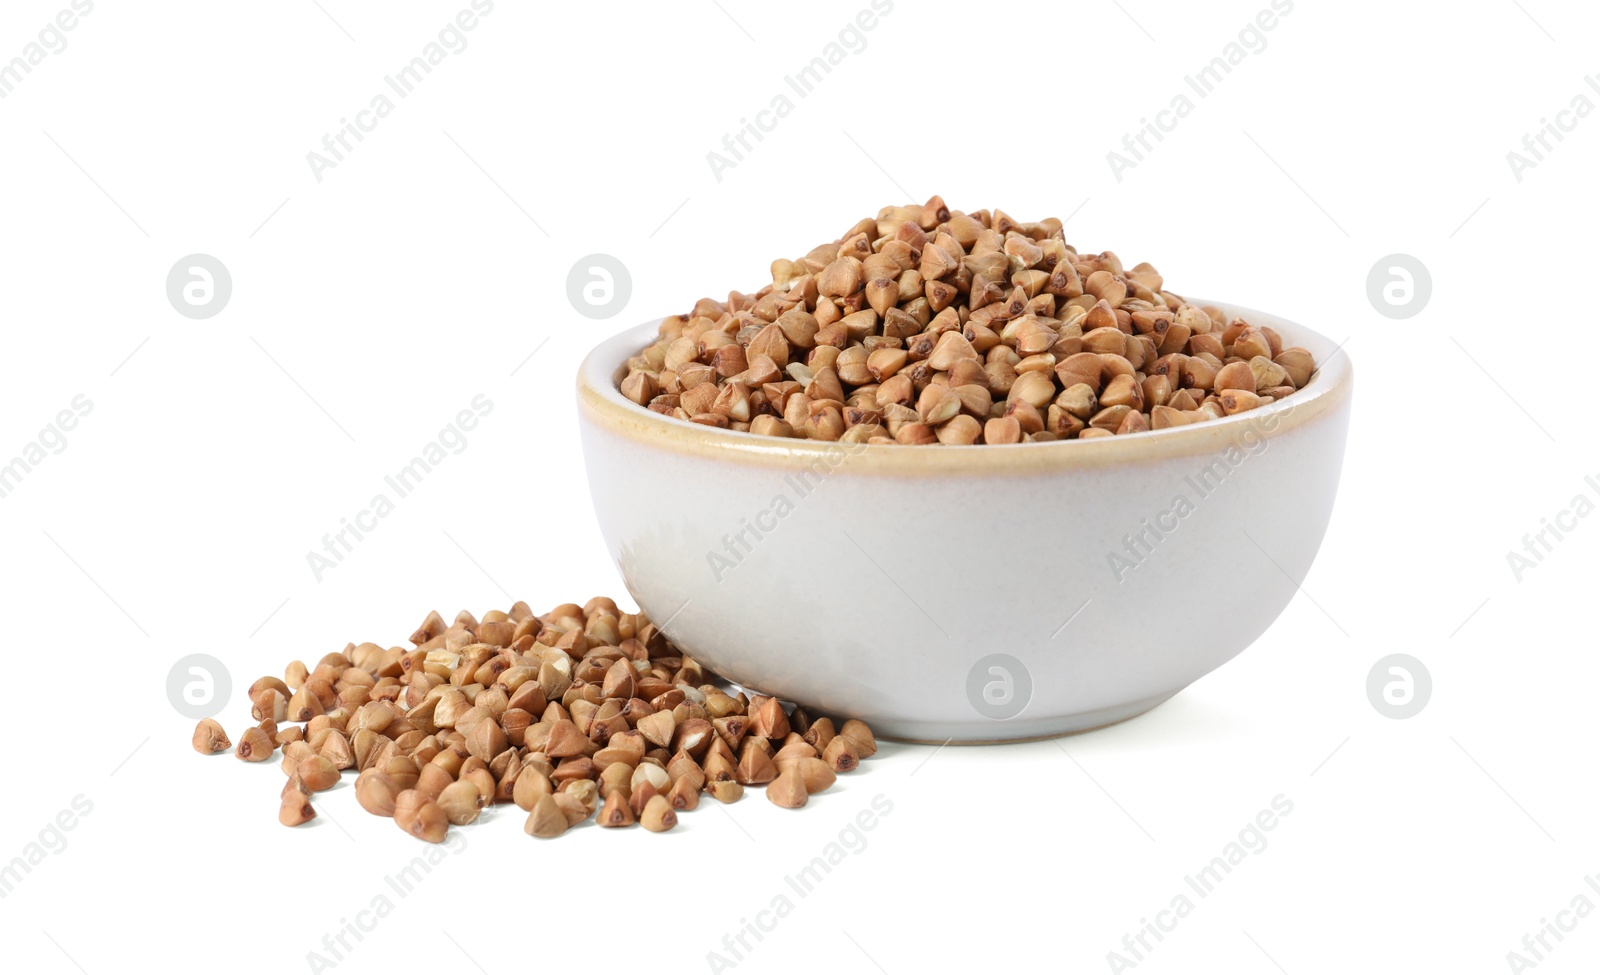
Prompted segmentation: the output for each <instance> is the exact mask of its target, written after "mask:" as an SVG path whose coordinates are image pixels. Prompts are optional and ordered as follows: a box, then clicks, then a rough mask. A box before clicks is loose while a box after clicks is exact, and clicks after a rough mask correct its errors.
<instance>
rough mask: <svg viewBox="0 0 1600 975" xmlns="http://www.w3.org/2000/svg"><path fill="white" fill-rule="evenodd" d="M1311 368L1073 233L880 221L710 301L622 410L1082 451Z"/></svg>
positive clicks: (677, 334) (666, 331)
mask: <svg viewBox="0 0 1600 975" xmlns="http://www.w3.org/2000/svg"><path fill="white" fill-rule="evenodd" d="M1314 368H1315V364H1314V363H1313V361H1312V358H1311V353H1309V352H1307V351H1306V350H1305V349H1302V348H1299V347H1290V348H1284V347H1283V342H1282V340H1281V339H1280V338H1279V336H1278V333H1277V332H1275V331H1273V330H1272V329H1271V328H1268V327H1266V326H1255V325H1250V324H1248V323H1247V322H1245V321H1243V320H1241V319H1238V318H1234V319H1231V320H1230V319H1229V318H1228V317H1227V316H1226V315H1224V314H1223V313H1222V311H1221V310H1219V309H1216V308H1211V307H1198V306H1195V305H1192V304H1189V303H1188V302H1186V301H1185V300H1184V299H1183V298H1182V297H1181V296H1179V295H1176V294H1174V293H1172V292H1170V291H1166V290H1164V287H1163V281H1162V278H1161V275H1160V274H1159V273H1157V272H1156V269H1155V268H1153V267H1151V266H1150V265H1149V264H1140V265H1138V266H1137V267H1134V268H1131V269H1125V268H1124V267H1123V264H1122V261H1121V260H1120V259H1119V258H1118V257H1117V255H1115V254H1113V253H1111V252H1110V251H1106V252H1104V253H1101V254H1080V253H1078V252H1077V250H1076V249H1074V248H1073V247H1072V246H1071V245H1069V244H1068V243H1066V241H1065V240H1064V239H1063V237H1062V234H1061V221H1059V220H1057V219H1054V218H1048V219H1045V220H1041V221H1038V222H1036V223H1019V222H1017V221H1016V220H1013V219H1012V218H1011V217H1009V216H1007V215H1006V214H1005V213H1004V212H1003V211H1000V210H995V211H993V212H991V211H988V210H979V211H977V212H975V213H970V214H969V213H962V212H960V211H958V210H950V209H948V208H947V207H946V206H945V204H944V201H943V200H942V199H940V198H939V197H937V196H935V197H933V198H931V199H929V200H928V202H927V203H925V204H924V205H922V206H920V207H918V206H894V207H885V208H883V209H882V210H880V211H879V212H878V215H877V217H876V218H872V217H868V218H866V219H863V220H861V221H860V222H858V223H856V224H855V225H854V226H852V227H850V228H849V229H848V230H846V231H845V232H844V233H843V234H842V235H840V237H839V239H838V240H835V241H832V242H830V243H826V244H822V245H820V246H818V247H815V248H813V249H812V250H811V251H810V252H809V253H807V254H806V255H805V256H804V257H801V258H799V259H797V260H784V259H779V260H776V261H773V262H772V283H771V284H768V285H765V286H763V287H762V288H761V289H760V290H759V291H756V292H755V293H754V294H741V293H740V292H737V291H734V292H730V293H729V295H728V299H727V300H726V301H717V300H715V299H712V298H702V299H700V301H699V302H697V303H696V304H695V306H694V309H693V311H691V312H689V313H688V314H686V315H674V316H672V317H670V318H667V319H665V320H663V321H662V323H661V327H660V337H659V339H657V341H656V342H655V343H653V344H652V345H650V346H649V347H647V348H645V349H644V350H643V351H641V352H640V353H639V354H638V355H636V356H634V357H632V358H631V359H629V360H628V370H627V374H626V376H625V377H624V379H623V380H622V384H621V391H622V394H623V395H624V396H626V397H627V398H628V399H630V400H632V401H633V402H635V403H637V404H639V405H640V406H645V407H648V408H649V409H651V410H654V411H655V412H657V413H662V414H665V415H667V416H672V417H676V418H678V419H681V420H689V421H692V422H694V423H701V424H706V425H709V426H715V427H723V428H727V429H732V430H747V431H749V432H751V433H757V434H766V435H770V436H779V437H803V438H810V439H813V440H837V441H844V442H851V443H885V444H887V443H900V444H932V443H941V444H974V443H988V444H1012V443H1019V442H1024V441H1035V442H1037V441H1047V440H1071V439H1077V440H1087V439H1090V438H1092V437H1109V436H1112V435H1114V434H1128V433H1139V432H1141V431H1145V430H1160V429H1163V428H1166V427H1176V426H1183V425H1185V424H1189V423H1198V422H1201V421H1204V420H1209V419H1214V418H1219V417H1223V416H1228V415H1232V414H1235V413H1242V412H1245V411H1247V410H1252V409H1255V408H1256V407H1258V406H1261V405H1262V404H1264V403H1270V402H1272V401H1274V400H1278V399H1282V398H1283V397H1285V396H1288V395H1290V394H1292V393H1293V392H1294V391H1295V390H1296V389H1298V388H1300V387H1302V386H1304V385H1305V384H1306V383H1307V382H1308V381H1309V380H1310V378H1311V375H1312V371H1313V370H1314Z"/></svg>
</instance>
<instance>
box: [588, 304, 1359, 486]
mask: <svg viewBox="0 0 1600 975" xmlns="http://www.w3.org/2000/svg"><path fill="white" fill-rule="evenodd" d="M1187 300H1188V301H1189V302H1190V303H1191V304H1195V305H1213V306H1215V307H1218V308H1221V309H1222V310H1223V312H1224V313H1225V314H1227V315H1228V316H1229V317H1235V316H1236V317H1240V318H1244V319H1245V320H1246V321H1249V322H1250V323H1251V324H1252V325H1267V326H1270V327H1272V328H1273V329H1275V330H1277V332H1278V333H1279V334H1280V335H1281V336H1282V337H1283V340H1284V344H1285V345H1286V346H1288V345H1298V346H1301V347H1303V348H1305V349H1306V350H1307V351H1309V352H1310V353H1311V354H1312V357H1313V359H1314V360H1315V361H1316V362H1317V369H1316V371H1315V372H1314V373H1313V374H1312V377H1311V380H1310V381H1309V382H1308V383H1307V384H1306V385H1305V386H1304V387H1302V388H1301V389H1300V390H1299V391H1297V392H1296V393H1295V395H1293V396H1290V397H1288V398H1286V399H1282V400H1278V401H1276V402H1273V403H1269V404H1267V405H1266V406H1263V407H1258V408H1257V409H1254V410H1250V411H1249V412H1246V413H1239V414H1235V415H1234V416H1227V417H1222V418H1221V419H1217V420H1208V421H1206V422H1204V423H1195V424H1189V425H1187V426H1182V427H1169V428H1167V429H1165V430H1149V431H1143V432H1141V433H1137V434H1132V435H1129V436H1122V437H1096V438H1093V439H1091V440H1088V441H1078V440H1072V441H1052V442H1047V443H1018V444H970V445H966V446H950V445H945V444H937V445H935V444H928V445H923V446H912V445H906V444H841V443H838V442H835V441H827V440H802V439H787V438H783V437H771V436H764V435H761V434H754V433H749V432H746V431H739V430H724V429H722V428H720V427H711V426H704V425H702V424H698V423H689V422H686V421H684V420H679V419H676V418H674V417H670V416H665V415H663V414H660V413H655V412H652V411H650V410H648V409H646V408H645V407H643V406H640V405H638V404H637V403H634V402H633V401H631V400H629V399H627V398H626V397H624V396H623V395H622V392H621V390H620V389H619V386H618V384H619V382H620V381H621V376H622V371H623V370H624V369H625V368H626V367H627V361H628V358H629V357H630V356H633V355H636V354H638V352H639V350H640V349H642V348H644V347H645V346H646V345H648V344H650V342H651V341H653V340H654V338H655V336H656V329H657V328H658V327H659V325H660V323H661V320H662V318H665V317H666V316H659V317H656V318H652V319H650V320H648V321H646V322H643V323H642V324H639V325H635V326H633V327H631V328H628V329H624V330H623V331H621V332H618V333H616V334H615V335H612V336H610V337H608V338H606V339H604V340H602V341H601V342H600V343H598V344H597V345H596V346H595V347H594V348H593V349H592V350H590V352H589V354H588V355H587V356H585V357H584V360H583V362H582V364H581V365H580V366H579V367H578V375H577V393H578V405H579V414H580V416H581V417H582V418H583V419H585V420H587V421H589V422H593V423H595V424H597V425H599V426H601V427H604V428H605V429H607V430H609V431H611V432H613V433H618V434H622V435H624V436H626V437H628V438H629V439H632V440H636V441H639V442H641V443H643V444H646V445H648V446H653V447H657V448H660V449H663V450H667V449H670V450H674V451H677V452H680V453H689V454H694V455H698V456H703V457H712V458H721V459H723V460H734V459H739V460H744V461H748V462H751V463H758V464H764V465H767V466H782V467H806V466H811V465H813V464H815V463H817V462H824V463H828V464H829V465H830V466H832V465H835V464H837V459H838V457H839V455H840V453H842V452H843V453H848V454H849V455H850V456H851V462H850V469H851V470H853V471H858V472H863V473H866V472H876V473H885V474H913V475H921V474H992V473H1042V472H1047V471H1062V470H1080V469H1087V468H1098V467H1107V466H1115V465H1122V464H1130V463H1140V462H1147V461H1156V460H1166V459H1170V458H1178V457H1191V456H1205V455H1211V454H1216V453H1218V452H1220V451H1223V450H1225V449H1227V448H1228V447H1229V446H1238V445H1241V444H1247V443H1248V441H1247V439H1246V438H1247V435H1248V434H1251V433H1253V434H1254V435H1255V436H1257V437H1273V436H1277V435H1279V434H1282V433H1284V432H1286V431H1288V430H1292V429H1294V428H1296V427H1299V426H1301V425H1303V424H1305V423H1308V422H1310V421H1311V420H1314V419H1316V418H1318V417H1320V416H1322V415H1324V414H1326V413H1328V412H1329V411H1331V410H1333V409H1335V408H1336V407H1338V406H1340V405H1342V404H1343V403H1345V402H1346V401H1347V400H1348V399H1349V398H1350V395H1351V391H1352V389H1353V386H1354V379H1355V371H1354V368H1353V366H1352V364H1351V362H1350V357H1349V355H1348V354H1347V353H1345V352H1344V344H1345V342H1346V341H1348V339H1346V340H1344V341H1340V342H1334V341H1333V340H1331V339H1329V338H1328V337H1327V336H1325V335H1323V334H1321V333H1320V332H1316V331H1313V330H1312V329H1310V328H1308V327H1306V326H1304V325H1301V324H1299V323H1298V322H1294V321H1291V320H1289V319H1286V318H1282V317H1280V316H1277V315H1273V314H1270V313H1267V312H1262V311H1258V310H1256V309H1253V308H1247V307H1244V306H1242V305H1235V304H1232V303H1230V302H1224V301H1215V300H1212V299H1209V298H1188V299H1187Z"/></svg>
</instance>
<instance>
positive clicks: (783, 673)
mask: <svg viewBox="0 0 1600 975" xmlns="http://www.w3.org/2000/svg"><path fill="white" fill-rule="evenodd" d="M1193 300H1194V301H1195V302H1196V303H1203V304H1215V305H1220V306H1221V307H1222V308H1223V309H1224V310H1225V311H1226V312H1228V313H1230V314H1237V315H1241V316H1243V317H1244V318H1246V319H1247V320H1248V321H1250V322H1251V323H1252V324H1258V325H1270V326H1272V327H1273V328H1275V329H1277V330H1278V332H1279V333H1280V334H1281V335H1282V337H1283V340H1284V344H1285V345H1299V346H1304V347H1305V348H1307V349H1309V350H1310V351H1311V353H1312V355H1313V356H1314V358H1315V359H1316V361H1317V363H1318V364H1319V368H1318V371H1317V372H1316V374H1315V375H1314V376H1313V378H1312V380H1311V381H1310V382H1309V383H1308V384H1307V385H1306V387H1305V388H1304V389H1302V390H1300V391H1299V392H1297V393H1295V394H1294V395H1293V396H1291V397H1288V398H1286V399H1284V400H1281V401H1279V402H1276V403H1272V404H1269V405H1268V406H1266V407H1263V408H1261V409H1258V410H1255V411H1253V412H1251V413H1246V414H1240V415H1238V416H1233V417H1227V418H1225V419H1221V420H1216V421H1208V422H1205V423H1201V424H1195V425H1191V426H1186V427H1178V428H1173V429H1167V430H1159V431H1153V432H1148V433H1140V434H1135V435H1130V436H1125V437H1107V438H1102V439H1097V440H1089V441H1082V442H1078V441H1070V442H1065V443H1042V444H1016V445H1008V446H983V445H978V446H970V447H947V446H928V447H906V446H898V445H896V446H886V445H877V446H868V445H854V446H848V445H840V444H828V443H822V442H818V441H810V440H787V439H780V438H774V437H761V436H756V435H754V434H749V433H738V432H734V431H728V430H719V429H715V428H711V427H705V426H699V425H696V424H691V423H686V422H683V421H681V420H676V419H673V418H671V417H665V416H661V415H659V414H656V413H652V412H650V411H649V410H646V409H644V408H642V407H640V406H637V405H635V404H633V403H631V402H629V401H627V400H626V399H624V398H623V397H622V395H621V394H620V393H619V392H618V390H617V383H618V381H619V380H620V378H621V375H622V372H623V370H624V364H625V363H626V361H627V359H628V357H629V356H630V355H634V354H636V353H637V352H638V350H639V349H641V348H643V347H644V346H645V345H647V344H648V343H649V342H651V341H653V339H654V336H655V334H656V326H657V323H658V322H659V319H656V320H652V321H650V322H648V323H646V324H643V325H640V326H638V327H637V328H633V329H629V330H628V331H626V332H623V333H622V334H620V335H616V336H613V337H612V338H610V339H607V340H606V341H604V342H602V343H601V344H600V345H599V346H597V347H596V348H595V349H594V351H593V352H591V353H590V354H589V357H588V359H586V360H585V362H584V363H583V366H582V368H581V369H580V371H579V374H578V401H579V418H580V420H579V422H580V424H581V428H582V436H583V444H584V454H585V457H586V460H587V463H588V469H589V484H590V489H591V491H592V493H593V495H594V505H595V513H596V514H597V515H598V516H599V521H600V528H601V531H602V533H603V534H604V536H605V539H606V544H607V545H608V546H609V547H610V550H611V554H612V556H613V557H614V558H615V559H616V561H617V566H618V568H619V569H620V570H621V572H622V578H623V583H624V584H625V585H626V586H627V588H628V591H629V592H630V593H631V594H632V595H633V598H634V599H635V600H636V601H637V602H638V604H639V606H640V607H641V608H642V609H643V610H645V612H647V613H648V614H649V615H650V618H651V619H653V620H656V621H657V622H659V623H661V625H662V627H663V629H664V630H665V631H666V633H667V635H668V636H669V637H670V638H671V639H672V640H673V642H675V643H677V644H679V645H680V646H682V647H683V648H684V649H685V650H686V651H688V652H689V653H690V654H692V655H693V656H694V657H695V658H696V659H697V660H699V661H701V662H702V663H704V664H705V665H706V666H707V667H709V668H711V669H713V670H715V671H716V672H718V673H720V674H722V675H724V676H725V677H728V678H730V679H732V680H735V681H738V682H739V683H741V684H744V685H746V686H747V687H751V688H755V689H758V690H761V691H763V692H765V693H769V694H775V695H777V696H779V697H782V698H785V699H787V700H792V701H798V702H800V703H802V704H804V705H805V706H806V707H808V708H810V709H812V710H813V711H814V712H816V713H822V714H832V715H843V716H849V717H859V718H861V719H863V720H865V721H867V722H868V723H869V724H870V725H871V726H872V727H873V728H874V730H875V731H877V732H878V733H880V734H882V735H885V736H887V737H893V738H902V739H910V740H918V741H935V742H944V741H946V740H949V739H953V740H955V741H958V742H977V741H1004V740H1017V739H1026V738H1035V737H1042V736H1049V735H1057V734H1064V733H1068V732H1074V731H1083V730H1086V729H1089V728H1096V727H1100V726H1102V725H1106V724H1111V723H1113V722H1117V721H1122V720H1124V719H1126V718H1130V717H1133V716H1134V715H1137V714H1141V713H1143V712H1144V711H1147V710H1149V709H1150V708H1153V707H1155V706H1156V705H1158V704H1160V703H1161V702H1162V701H1165V700H1167V699H1168V698H1170V697H1171V696H1172V695H1174V694H1176V693H1177V692H1178V691H1180V690H1182V689H1183V688H1184V687H1185V686H1187V685H1188V684H1189V683H1190V682H1192V681H1194V680H1196V679H1197V678H1199V677H1201V676H1202V675H1204V674H1206V673H1207V672H1209V671H1211V670H1213V669H1215V668H1216V667H1218V666H1220V665H1221V664H1223V663H1225V662H1226V661H1228V660H1229V659H1230V658H1232V657H1233V656H1234V655H1235V654H1237V653H1239V652H1240V651H1241V650H1243V649H1244V648H1245V647H1247V646H1249V645H1250V644H1251V643H1252V642H1253V641H1254V640H1255V639H1256V638H1257V637H1259V636H1260V635H1261V634H1262V633H1263V632H1264V631H1265V630H1266V628H1267V627H1268V626H1269V625H1270V624H1271V623H1272V621H1273V620H1274V619H1276V618H1277V616H1278V614H1279V613H1280V612H1281V611H1282V610H1283V608H1284V606H1285V605H1287V604H1288V602H1289V600H1290V598H1291V597H1293V596H1294V594H1295V591H1296V580H1299V579H1302V578H1303V577H1304V576H1305V574H1306V571H1307V570H1308V569H1309V568H1310V567H1311V562H1312V559H1313V558H1314V557H1315V555H1316V553H1317V548H1318V546H1319V545H1320V544H1321V542H1322V536H1323V532H1324V530H1325V529H1326V528H1327V524H1328V517H1329V514H1330V513H1331V511H1332V508H1333V500H1334V495H1335V493H1336V492H1337V489H1338V486H1339V471H1340V464H1341V462H1342V460H1343V457H1344V443H1345V431H1346V427H1347V425H1348V421H1349V416H1350V398H1351V388H1352V384H1353V377H1352V371H1351V367H1350V363H1349V359H1348V357H1347V356H1345V355H1344V354H1343V353H1342V352H1340V351H1339V350H1338V348H1337V347H1336V345H1335V343H1334V342H1332V341H1330V340H1329V339H1327V338H1325V337H1324V336H1322V335H1319V334H1317V333H1316V332H1313V331H1311V330H1310V329H1307V328H1305V327H1303V326H1300V325H1297V324H1295V323H1293V322H1289V321H1284V320H1283V319H1280V318H1277V317H1275V316H1272V315H1267V314H1263V313H1261V312H1257V311H1252V310H1250V309H1246V308H1239V307H1235V306H1229V305H1226V304H1223V303H1220V302H1212V301H1208V300H1205V299H1193Z"/></svg>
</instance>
